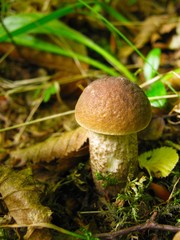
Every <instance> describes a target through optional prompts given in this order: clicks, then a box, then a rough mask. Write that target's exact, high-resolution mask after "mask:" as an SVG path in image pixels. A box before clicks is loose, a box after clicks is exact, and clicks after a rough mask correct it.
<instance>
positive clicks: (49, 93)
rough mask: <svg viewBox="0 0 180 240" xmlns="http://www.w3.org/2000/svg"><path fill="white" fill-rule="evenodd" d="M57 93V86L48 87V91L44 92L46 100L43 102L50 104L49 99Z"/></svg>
mask: <svg viewBox="0 0 180 240" xmlns="http://www.w3.org/2000/svg"><path fill="white" fill-rule="evenodd" d="M56 92H57V88H56V86H55V84H53V85H51V86H50V87H48V88H47V89H45V91H44V94H43V95H44V98H43V101H44V102H48V101H49V99H50V98H51V96H52V95H54V94H55V93H56Z"/></svg>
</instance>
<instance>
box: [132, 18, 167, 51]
mask: <svg viewBox="0 0 180 240" xmlns="http://www.w3.org/2000/svg"><path fill="white" fill-rule="evenodd" d="M167 20H168V16H166V15H158V16H157V15H156V16H150V17H149V18H147V19H146V20H145V21H144V22H143V23H142V26H141V29H140V32H139V33H138V34H137V35H136V38H135V45H136V47H137V48H141V47H143V46H144V45H145V44H146V43H147V42H149V41H150V40H151V37H152V35H153V34H155V33H156V32H159V29H160V27H161V26H162V25H163V24H164V23H166V22H167Z"/></svg>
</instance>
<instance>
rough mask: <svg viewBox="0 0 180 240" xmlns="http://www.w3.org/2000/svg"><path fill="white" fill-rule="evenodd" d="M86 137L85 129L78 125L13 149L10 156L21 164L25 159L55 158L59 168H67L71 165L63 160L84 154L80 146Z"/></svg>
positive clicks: (41, 160) (35, 161)
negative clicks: (28, 145)
mask: <svg viewBox="0 0 180 240" xmlns="http://www.w3.org/2000/svg"><path fill="white" fill-rule="evenodd" d="M87 138H88V134H87V130H85V129H83V128H81V127H79V128H77V129H75V130H72V131H69V132H65V133H62V134H61V135H60V136H56V137H50V138H49V139H47V140H46V141H44V142H41V143H38V144H36V145H33V146H31V147H28V148H24V149H20V150H16V151H13V152H12V153H11V158H12V159H15V160H18V161H20V162H21V163H22V164H25V163H26V162H27V161H32V162H34V163H39V162H47V163H49V162H51V161H53V160H55V159H57V161H58V164H60V165H61V168H62V169H63V170H68V169H67V168H68V167H71V166H72V165H71V163H70V162H69V163H68V164H67V162H66V161H64V160H65V159H69V161H73V158H72V157H78V156H81V155H82V154H84V150H83V148H82V149H81V147H82V146H83V145H84V144H85V142H86V141H87ZM85 153H87V151H85ZM70 158H72V159H70ZM63 165H64V167H63Z"/></svg>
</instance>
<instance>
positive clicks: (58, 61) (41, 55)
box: [0, 43, 88, 76]
mask: <svg viewBox="0 0 180 240" xmlns="http://www.w3.org/2000/svg"><path fill="white" fill-rule="evenodd" d="M81 48H82V45H79V46H78V47H77V49H78V50H79V49H81ZM10 50H11V52H10V54H9V57H10V58H11V59H15V60H16V61H17V60H18V61H22V62H24V61H25V60H27V61H28V62H29V63H32V64H35V65H38V66H42V67H46V68H48V69H56V70H59V71H61V72H62V74H63V76H70V75H72V74H77V73H78V74H79V73H80V68H81V70H87V68H88V65H87V64H86V63H83V62H81V63H80V66H77V65H76V63H75V62H74V60H73V59H72V58H68V57H64V56H61V55H57V54H51V53H47V52H43V51H38V50H35V49H32V48H28V47H23V46H21V48H18V49H17V48H16V47H14V46H13V45H12V44H10V43H1V44H0V52H1V53H7V51H10ZM84 53H85V50H84Z"/></svg>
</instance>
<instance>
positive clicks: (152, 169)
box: [139, 147, 179, 178]
mask: <svg viewBox="0 0 180 240" xmlns="http://www.w3.org/2000/svg"><path fill="white" fill-rule="evenodd" d="M178 160H179V156H178V154H177V152H176V150H175V149H173V148H171V147H161V148H157V149H154V150H152V151H148V152H145V153H143V154H141V155H140V156H139V165H140V167H141V168H146V170H147V171H148V173H149V175H150V176H151V175H154V176H155V177H157V178H160V177H167V176H168V175H169V174H170V173H171V171H172V170H173V168H174V167H175V166H176V163H177V162H178Z"/></svg>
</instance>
